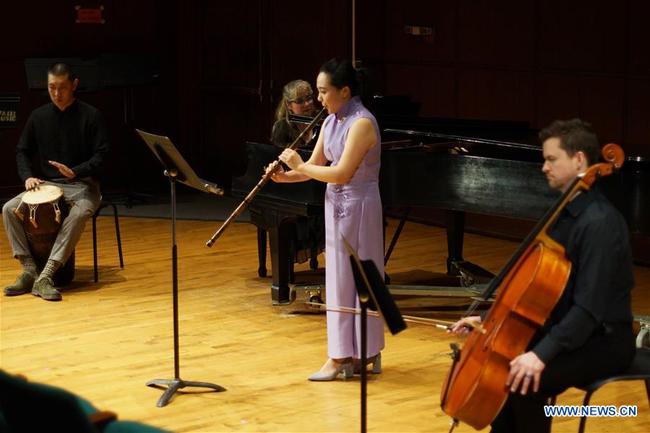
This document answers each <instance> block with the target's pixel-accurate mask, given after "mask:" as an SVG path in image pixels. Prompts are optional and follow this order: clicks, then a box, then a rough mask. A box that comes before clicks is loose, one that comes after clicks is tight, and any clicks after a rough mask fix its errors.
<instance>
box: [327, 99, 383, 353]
mask: <svg viewBox="0 0 650 433" xmlns="http://www.w3.org/2000/svg"><path fill="white" fill-rule="evenodd" d="M362 117H365V118H368V119H370V120H371V121H372V124H373V126H374V129H375V134H376V135H377V144H376V145H375V146H373V147H372V148H371V149H370V150H369V151H368V153H367V154H366V156H365V157H364V158H363V161H362V162H361V165H359V167H358V168H357V171H356V173H355V174H354V176H353V177H352V179H351V180H350V182H349V183H348V184H346V185H337V184H333V183H328V184H327V191H326V193H325V287H326V291H327V292H326V295H327V305H328V306H331V307H334V306H343V307H356V308H358V307H359V300H358V298H357V292H356V287H355V284H354V277H353V275H352V268H351V265H350V258H349V255H348V253H347V251H346V249H345V246H344V244H343V240H342V237H345V239H347V241H348V242H349V243H350V245H352V247H353V248H354V249H355V250H356V251H357V252H358V254H359V257H360V258H361V259H362V260H367V259H372V260H373V261H374V262H375V264H376V265H377V267H378V269H379V271H380V272H381V274H382V275H383V274H384V243H383V231H382V230H383V228H382V224H383V223H382V206H381V198H380V196H379V183H378V181H379V165H380V159H381V139H380V136H379V128H378V127H377V121H376V120H375V117H374V116H373V115H372V114H371V113H370V112H369V111H368V110H367V109H366V108H365V107H364V106H363V104H362V103H361V100H360V99H359V97H354V98H352V99H351V100H350V101H348V103H347V104H346V105H344V106H343V107H342V108H341V109H340V110H339V111H338V112H337V113H335V114H330V115H329V116H328V117H327V119H325V122H324V124H323V134H324V140H325V141H324V144H325V147H324V151H325V157H326V158H327V159H328V160H329V161H331V162H332V164H331V165H332V166H335V165H336V164H337V163H338V162H339V160H340V159H341V155H342V154H343V148H344V147H345V141H346V139H347V136H348V131H349V130H350V127H351V126H352V124H353V123H354V122H355V121H356V120H357V119H360V118H362ZM327 343H328V355H329V357H330V358H347V357H350V356H352V357H354V358H361V353H360V345H361V321H360V318H359V316H358V315H354V314H349V313H337V312H331V311H330V312H328V313H327ZM383 348H384V328H383V324H382V322H381V319H379V318H376V317H368V351H367V356H374V355H376V354H377V353H379V351H381V350H382V349H383Z"/></svg>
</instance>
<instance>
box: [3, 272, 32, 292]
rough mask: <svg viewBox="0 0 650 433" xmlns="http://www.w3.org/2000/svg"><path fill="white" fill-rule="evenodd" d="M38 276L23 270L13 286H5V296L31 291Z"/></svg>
mask: <svg viewBox="0 0 650 433" xmlns="http://www.w3.org/2000/svg"><path fill="white" fill-rule="evenodd" d="M35 279H36V277H35V276H34V275H32V274H29V273H27V272H23V273H22V274H20V275H18V278H16V282H15V283H13V284H12V285H11V286H7V287H5V296H17V295H22V294H25V293H29V292H30V291H31V290H32V287H33V286H34V280H35Z"/></svg>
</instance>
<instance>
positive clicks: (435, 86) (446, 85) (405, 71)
mask: <svg viewBox="0 0 650 433" xmlns="http://www.w3.org/2000/svg"><path fill="white" fill-rule="evenodd" d="M386 83H387V88H386V94H387V95H410V96H411V100H412V101H414V102H418V103H420V104H421V108H420V115H421V116H425V117H457V116H458V113H457V109H456V78H455V71H454V70H453V69H451V68H442V67H437V66H427V65H401V64H390V65H386Z"/></svg>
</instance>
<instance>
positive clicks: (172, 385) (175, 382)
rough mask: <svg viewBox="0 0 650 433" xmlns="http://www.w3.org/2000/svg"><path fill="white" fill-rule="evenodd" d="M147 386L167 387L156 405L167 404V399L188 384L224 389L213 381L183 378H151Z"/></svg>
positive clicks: (218, 390)
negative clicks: (196, 380)
mask: <svg viewBox="0 0 650 433" xmlns="http://www.w3.org/2000/svg"><path fill="white" fill-rule="evenodd" d="M147 386H151V387H153V388H163V387H167V389H166V390H165V392H163V395H161V396H160V398H159V399H158V403H156V406H158V407H164V406H167V403H169V400H170V399H171V398H172V395H174V393H175V392H176V391H178V390H179V389H183V388H185V387H188V386H193V387H198V388H209V389H213V390H214V392H221V391H225V390H226V388H224V387H222V386H219V385H216V384H214V383H209V382H195V381H190V380H188V381H185V380H183V379H153V380H150V381H149V382H147Z"/></svg>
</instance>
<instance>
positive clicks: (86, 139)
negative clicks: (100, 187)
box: [16, 100, 109, 182]
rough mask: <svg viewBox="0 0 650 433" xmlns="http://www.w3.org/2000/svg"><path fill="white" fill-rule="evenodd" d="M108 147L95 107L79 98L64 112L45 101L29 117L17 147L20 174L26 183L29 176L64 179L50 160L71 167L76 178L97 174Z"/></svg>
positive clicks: (105, 133)
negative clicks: (35, 161) (34, 160)
mask: <svg viewBox="0 0 650 433" xmlns="http://www.w3.org/2000/svg"><path fill="white" fill-rule="evenodd" d="M108 149H109V145H108V134H107V132H106V126H105V124H104V118H103V116H102V114H101V113H100V112H99V110H97V109H96V108H95V107H93V106H91V105H89V104H86V103H85V102H82V101H79V100H75V101H74V102H73V103H72V104H71V105H70V106H69V107H67V108H66V109H65V110H64V111H61V110H59V109H58V108H57V106H56V105H54V104H53V103H49V104H45V105H43V106H41V107H39V108H37V109H36V110H34V111H33V112H32V114H31V115H30V116H29V119H27V123H26V124H25V128H24V129H23V133H22V135H21V136H20V140H19V141H18V145H17V146H16V162H17V164H18V175H19V176H20V178H21V179H22V180H23V182H24V181H25V180H26V179H27V178H29V177H40V178H43V179H46V180H52V179H57V178H61V177H62V175H61V173H59V170H58V169H57V168H56V167H54V166H52V165H50V164H49V163H48V160H52V161H57V162H60V163H62V164H65V165H67V166H68V167H70V168H71V169H72V170H73V171H74V172H75V174H76V177H77V178H83V177H97V174H98V172H99V170H100V168H101V166H102V163H103V160H104V155H105V154H106V152H108ZM35 156H36V157H37V164H35V166H32V163H33V158H34V157H35Z"/></svg>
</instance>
